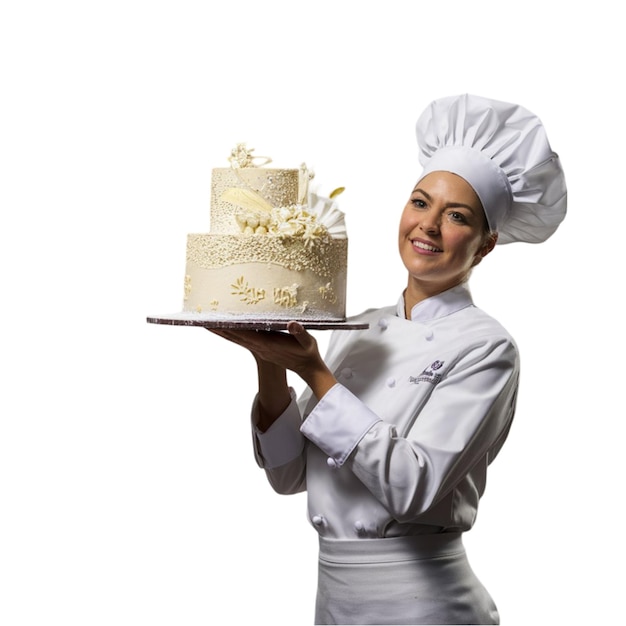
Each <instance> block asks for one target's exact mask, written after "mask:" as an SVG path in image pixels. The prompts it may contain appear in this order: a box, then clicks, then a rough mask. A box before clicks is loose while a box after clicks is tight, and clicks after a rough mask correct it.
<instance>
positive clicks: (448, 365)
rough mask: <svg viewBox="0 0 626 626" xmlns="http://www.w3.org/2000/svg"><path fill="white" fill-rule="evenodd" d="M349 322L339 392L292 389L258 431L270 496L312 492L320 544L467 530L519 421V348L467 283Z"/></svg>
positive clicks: (335, 348)
mask: <svg viewBox="0 0 626 626" xmlns="http://www.w3.org/2000/svg"><path fill="white" fill-rule="evenodd" d="M354 319H355V321H359V322H368V323H369V325H370V326H369V328H368V329H367V330H349V331H348V330H341V331H335V332H334V333H333V335H332V337H331V340H330V342H329V348H328V353H327V356H326V363H327V365H328V367H329V368H330V369H331V371H333V372H334V374H335V376H336V377H337V380H338V384H336V385H335V386H334V387H332V389H330V391H328V392H327V393H326V395H324V397H323V398H322V399H321V400H320V401H319V402H317V400H316V398H315V397H314V396H312V394H311V393H310V391H307V392H305V394H303V397H302V399H301V400H300V401H299V402H297V401H296V399H295V397H294V394H293V391H292V402H291V404H290V406H289V407H288V408H287V409H286V410H285V412H284V413H283V414H282V415H281V416H280V417H279V418H278V420H277V421H276V422H275V423H274V424H273V425H272V426H271V427H270V428H269V429H268V430H267V431H266V432H264V433H262V432H260V431H259V430H258V429H256V428H254V427H253V441H254V450H255V456H256V459H257V462H258V464H259V465H260V466H261V467H263V468H264V469H265V471H266V473H267V476H268V479H269V481H270V483H271V484H272V486H273V487H274V489H275V490H276V491H277V492H279V493H285V494H289V493H296V492H300V491H303V490H306V491H307V496H308V514H309V520H310V521H311V523H312V524H313V525H314V527H315V528H316V529H317V531H318V532H319V533H320V535H322V536H324V537H327V538H335V539H358V538H363V539H366V538H383V537H398V536H404V535H414V534H428V533H437V532H446V531H447V532H451V531H465V530H468V529H469V528H471V526H472V525H473V523H474V520H475V517H476V512H477V509H478V501H479V499H480V497H481V496H482V494H483V492H484V489H485V479H486V470H487V466H488V465H489V464H490V463H491V461H492V460H493V459H494V458H495V456H496V454H497V453H498V452H499V450H500V448H501V446H502V444H503V443H504V440H505V438H506V436H507V434H508V431H509V428H510V425H511V421H512V419H513V415H514V412H515V401H516V393H517V387H518V378H519V358H518V351H517V348H516V345H515V342H514V341H513V339H512V338H511V336H510V335H509V334H508V333H507V331H506V330H505V329H504V328H503V327H502V326H501V325H500V324H499V323H498V322H497V321H496V320H494V319H493V318H491V317H489V316H488V315H487V314H486V313H484V312H483V311H482V310H480V309H478V308H477V307H475V306H474V305H473V303H472V298H471V295H470V292H469V289H468V288H467V285H465V284H463V285H459V286H457V287H454V288H452V289H450V290H448V291H446V292H444V293H441V294H438V295H436V296H433V297H431V298H428V299H426V300H423V301H422V302H420V303H418V304H417V305H416V306H415V307H414V308H413V310H412V311H411V320H407V319H405V315H404V297H401V298H400V300H399V301H398V304H397V306H395V307H387V308H383V309H376V310H369V311H366V312H365V313H363V314H362V315H360V316H358V317H357V318H354ZM256 415H257V409H256V401H255V406H253V423H254V422H255V419H256Z"/></svg>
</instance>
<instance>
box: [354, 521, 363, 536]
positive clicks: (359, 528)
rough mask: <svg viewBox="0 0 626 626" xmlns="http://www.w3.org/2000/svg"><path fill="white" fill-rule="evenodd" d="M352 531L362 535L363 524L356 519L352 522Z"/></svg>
mask: <svg viewBox="0 0 626 626" xmlns="http://www.w3.org/2000/svg"><path fill="white" fill-rule="evenodd" d="M354 530H356V532H357V533H362V532H363V531H364V530H365V524H364V523H363V522H362V521H361V520H360V519H358V520H357V521H356V522H354Z"/></svg>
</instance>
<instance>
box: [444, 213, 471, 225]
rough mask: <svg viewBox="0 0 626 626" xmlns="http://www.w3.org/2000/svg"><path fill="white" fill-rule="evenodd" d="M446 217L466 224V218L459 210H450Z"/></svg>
mask: <svg viewBox="0 0 626 626" xmlns="http://www.w3.org/2000/svg"><path fill="white" fill-rule="evenodd" d="M448 217H449V218H450V219H451V220H452V221H453V222H456V223H457V224H467V218H466V217H465V215H463V213H460V212H459V211H451V212H450V213H448Z"/></svg>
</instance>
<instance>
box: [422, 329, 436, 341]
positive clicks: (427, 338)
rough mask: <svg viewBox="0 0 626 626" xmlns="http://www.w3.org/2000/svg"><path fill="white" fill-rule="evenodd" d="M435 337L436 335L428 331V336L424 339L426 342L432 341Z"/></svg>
mask: <svg viewBox="0 0 626 626" xmlns="http://www.w3.org/2000/svg"><path fill="white" fill-rule="evenodd" d="M434 336H435V333H434V332H433V331H432V330H430V329H428V330H427V331H426V334H425V335H424V338H425V339H426V341H432V340H433V337H434Z"/></svg>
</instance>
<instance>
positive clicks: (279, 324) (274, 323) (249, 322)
mask: <svg viewBox="0 0 626 626" xmlns="http://www.w3.org/2000/svg"><path fill="white" fill-rule="evenodd" d="M146 321H147V322H148V323H149V324H164V325H167V326H201V327H203V328H215V329H220V328H228V329H235V330H236V329H239V330H287V325H288V324H289V322H298V323H299V324H301V325H302V326H303V327H304V328H306V329H308V330H363V329H366V328H369V324H368V323H366V322H354V321H350V320H345V321H341V320H311V319H306V320H304V319H297V318H293V319H292V318H284V319H261V318H253V317H241V316H237V317H235V316H233V317H229V316H226V315H220V316H212V315H203V314H199V313H174V314H170V315H155V316H151V317H147V318H146Z"/></svg>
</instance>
